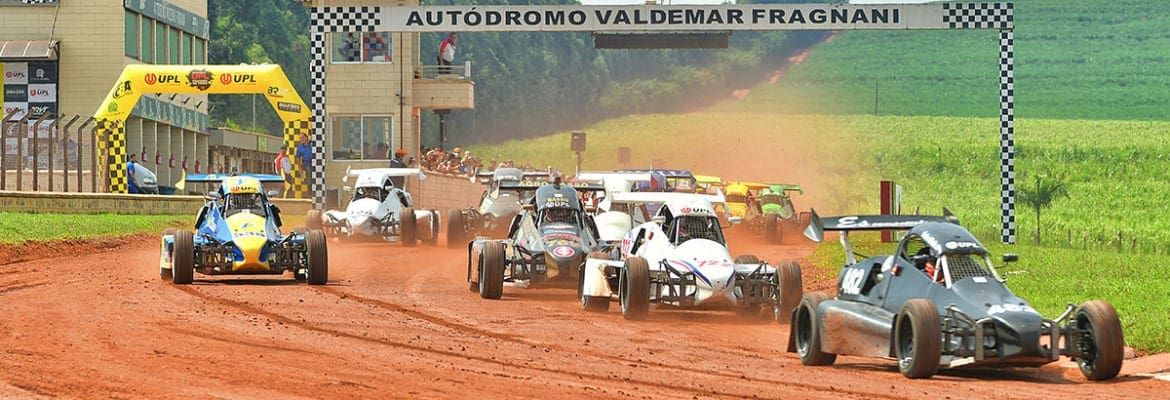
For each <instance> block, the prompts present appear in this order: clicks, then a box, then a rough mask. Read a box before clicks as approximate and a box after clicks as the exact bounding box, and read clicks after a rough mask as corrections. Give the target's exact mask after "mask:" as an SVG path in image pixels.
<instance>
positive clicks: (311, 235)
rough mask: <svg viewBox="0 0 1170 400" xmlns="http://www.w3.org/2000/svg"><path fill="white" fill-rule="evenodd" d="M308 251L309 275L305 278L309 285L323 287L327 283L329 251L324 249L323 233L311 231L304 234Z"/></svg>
mask: <svg viewBox="0 0 1170 400" xmlns="http://www.w3.org/2000/svg"><path fill="white" fill-rule="evenodd" d="M305 247H306V248H307V249H308V258H309V274H308V276H307V277H306V278H305V279H306V280H308V281H309V284H310V285H324V284H325V282H328V281H329V249H328V248H327V247H326V242H325V232H322V231H319V230H311V231H309V232H308V233H306V234H305Z"/></svg>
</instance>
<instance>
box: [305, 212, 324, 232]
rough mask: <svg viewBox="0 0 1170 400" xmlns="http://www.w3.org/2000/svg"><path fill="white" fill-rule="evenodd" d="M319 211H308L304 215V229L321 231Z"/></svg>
mask: <svg viewBox="0 0 1170 400" xmlns="http://www.w3.org/2000/svg"><path fill="white" fill-rule="evenodd" d="M321 225H322V220H321V210H309V212H307V213H305V228H308V229H321Z"/></svg>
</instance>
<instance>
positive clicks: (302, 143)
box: [296, 133, 313, 178]
mask: <svg viewBox="0 0 1170 400" xmlns="http://www.w3.org/2000/svg"><path fill="white" fill-rule="evenodd" d="M299 139H300V140H299V143H297V153H296V156H297V161H298V162H299V163H300V165H301V168H302V169H304V171H305V177H306V178H307V177H308V176H309V171H312V170H313V168H312V167H313V146H310V145H309V135H306V134H303V133H302V134H300V135H299Z"/></svg>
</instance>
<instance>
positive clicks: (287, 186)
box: [195, 147, 293, 197]
mask: <svg viewBox="0 0 1170 400" xmlns="http://www.w3.org/2000/svg"><path fill="white" fill-rule="evenodd" d="M195 165H196V166H198V165H199V163H198V162H196V163H195ZM273 166H274V167H275V168H276V173H277V174H280V177H281V178H284V193H283V197H288V191H289V190H291V189H292V184H293V182H292V160H289V159H288V148H287V147H282V148H281V149H280V154H277V155H276V160H274V162H273Z"/></svg>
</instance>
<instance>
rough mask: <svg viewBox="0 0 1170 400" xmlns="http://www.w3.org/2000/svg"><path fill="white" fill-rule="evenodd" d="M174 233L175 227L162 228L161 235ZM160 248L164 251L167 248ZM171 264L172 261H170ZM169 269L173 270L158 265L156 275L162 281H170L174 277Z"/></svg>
mask: <svg viewBox="0 0 1170 400" xmlns="http://www.w3.org/2000/svg"><path fill="white" fill-rule="evenodd" d="M174 234H175V228H167V229H163V231H162V235H163V236H167V235H174ZM162 250H163V251H166V250H167V249H166V247H163V248H162ZM164 257H165V255H164ZM171 264H172V265H173V264H174V261H172V262H171ZM172 268H173V267H172ZM171 271H174V270H173V269H171V268H163V267H162V266H159V267H158V277H159V278H162V280H164V281H167V282H170V281H171V280H173V279H175V274H174V273H173V272H171Z"/></svg>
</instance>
